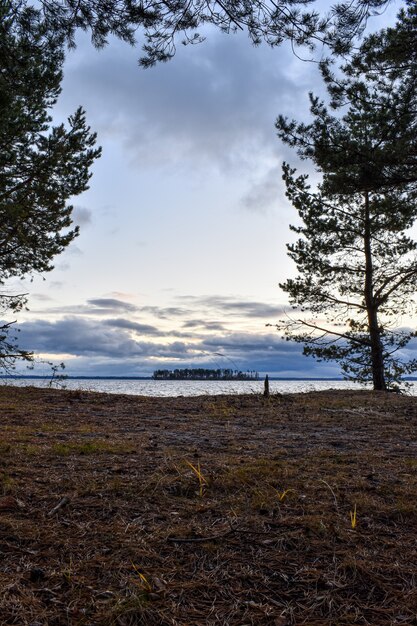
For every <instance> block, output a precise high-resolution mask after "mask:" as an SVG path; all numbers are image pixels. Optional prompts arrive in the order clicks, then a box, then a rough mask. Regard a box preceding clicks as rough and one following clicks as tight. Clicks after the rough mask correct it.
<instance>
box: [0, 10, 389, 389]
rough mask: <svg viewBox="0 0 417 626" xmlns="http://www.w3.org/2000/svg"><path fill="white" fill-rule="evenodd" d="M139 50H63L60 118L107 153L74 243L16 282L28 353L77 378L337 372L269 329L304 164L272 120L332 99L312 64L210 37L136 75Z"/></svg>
mask: <svg viewBox="0 0 417 626" xmlns="http://www.w3.org/2000/svg"><path fill="white" fill-rule="evenodd" d="M397 10H398V4H395V3H394V5H393V7H392V8H391V9H390V11H389V12H388V11H387V12H386V13H385V15H384V16H382V17H379V18H376V19H375V20H374V22H373V24H375V26H378V27H382V26H384V25H386V24H387V23H390V22H391V23H393V21H394V16H395V13H396V11H397ZM139 55H140V50H139V49H134V48H131V47H129V46H128V45H127V44H123V43H121V42H119V41H112V42H111V43H110V45H108V46H107V47H106V48H105V49H104V50H100V51H97V50H95V49H94V48H93V47H92V45H91V43H90V41H89V38H88V36H87V35H83V36H82V37H80V38H79V40H78V45H77V49H76V50H75V51H71V52H69V53H68V55H67V61H66V64H65V68H64V70H65V72H64V73H65V78H64V83H63V91H62V95H61V97H60V99H59V102H58V104H57V106H56V108H55V110H54V118H55V120H56V122H61V121H63V120H64V119H66V118H67V117H68V115H70V114H71V113H72V112H74V111H75V109H76V108H77V106H78V105H80V104H81V105H82V106H83V107H84V108H85V109H86V111H87V119H88V122H89V124H90V125H91V127H92V129H93V130H95V131H96V132H97V134H98V143H99V144H100V145H101V146H102V147H103V156H102V158H101V159H100V160H99V161H98V162H97V163H96V165H95V167H94V176H93V178H92V180H91V186H90V190H89V191H87V192H86V193H84V194H83V195H82V196H80V197H78V198H76V199H75V201H74V204H75V212H74V218H75V222H76V223H78V224H79V225H80V227H81V235H80V236H79V237H78V239H77V240H76V241H75V242H74V243H73V244H72V245H71V246H70V247H69V248H68V250H67V251H66V252H65V253H64V254H62V255H61V256H60V257H58V258H57V259H56V262H55V269H54V270H53V271H52V272H50V273H49V274H47V275H45V276H44V277H43V278H41V277H36V278H35V279H34V281H33V282H32V283H30V282H28V281H25V283H24V285H23V286H24V289H25V290H27V291H28V293H29V294H30V298H29V308H30V311H29V312H27V313H24V314H22V315H20V320H21V329H22V330H21V333H20V337H19V343H20V345H21V346H22V347H25V348H29V349H34V350H35V351H36V352H37V353H39V354H41V355H42V356H43V357H45V358H47V359H51V360H54V361H62V360H64V361H65V363H66V368H67V369H66V373H67V374H69V375H96V376H97V375H107V376H108V375H130V376H132V375H133V376H135V375H148V374H151V373H152V372H153V370H154V369H157V368H162V367H163V368H174V367H187V366H194V367H197V366H200V365H203V366H205V367H230V366H231V363H234V364H235V365H236V366H237V367H238V368H239V369H242V370H246V369H255V370H258V371H259V372H261V373H269V374H270V375H279V376H300V377H301V376H335V375H338V368H337V366H335V365H328V364H317V363H315V361H314V360H311V359H306V358H305V357H302V356H301V349H300V347H299V346H297V345H296V344H292V343H288V342H285V341H283V340H282V339H280V338H279V336H278V335H277V334H276V332H274V330H273V329H272V328H267V327H266V324H267V323H268V322H270V323H274V322H275V321H276V320H277V319H278V318H279V317H280V316H282V315H283V314H285V312H286V309H287V302H286V298H285V295H284V294H283V293H282V292H281V291H280V289H279V287H278V283H279V282H280V281H283V280H285V279H286V278H288V277H290V276H291V275H293V273H294V268H293V266H292V264H291V262H290V261H289V260H288V259H287V257H286V249H285V243H286V242H288V241H290V240H291V237H292V235H291V234H290V232H289V229H288V226H289V224H290V223H294V221H295V219H296V218H295V210H294V209H293V208H292V207H291V206H290V205H289V203H288V202H287V200H286V199H285V196H284V186H283V183H282V181H281V163H282V161H283V160H287V161H289V162H291V163H292V164H295V165H298V166H300V168H301V169H302V171H304V172H305V171H309V164H308V163H301V164H300V162H299V161H298V159H297V158H296V155H295V154H294V153H293V152H292V151H291V150H290V149H289V148H287V147H284V146H283V145H282V144H281V143H280V141H279V140H278V139H277V138H276V133H275V129H274V122H275V119H276V117H277V116H278V114H280V113H282V114H284V115H288V116H291V117H295V118H297V119H299V120H302V119H304V120H306V119H308V92H309V91H311V90H313V91H314V92H315V93H319V94H320V93H323V87H322V84H321V79H320V76H319V72H318V69H317V65H316V64H315V63H311V62H302V61H301V60H300V59H299V58H297V56H295V55H294V54H293V52H292V51H291V49H290V47H289V46H282V47H281V48H279V49H274V50H271V49H270V48H268V47H266V46H260V47H258V48H253V47H252V46H251V44H250V43H249V41H248V39H247V36H246V35H245V34H240V35H236V36H231V35H225V34H222V33H220V32H217V31H214V30H213V31H210V32H208V38H207V41H206V42H205V43H204V44H201V45H198V46H188V47H183V46H179V48H178V51H177V54H176V56H175V58H174V59H173V60H172V61H171V62H169V63H167V64H164V65H159V66H157V67H155V68H152V69H148V70H144V69H140V68H139V67H138V64H137V59H138V57H139ZM16 285H17V288H18V289H19V290H21V289H22V285H21V283H20V282H19V283H16V284H15V285H11V286H10V287H11V288H13V287H16ZM220 355H223V356H220ZM37 371H39V370H38V369H35V372H34V373H37Z"/></svg>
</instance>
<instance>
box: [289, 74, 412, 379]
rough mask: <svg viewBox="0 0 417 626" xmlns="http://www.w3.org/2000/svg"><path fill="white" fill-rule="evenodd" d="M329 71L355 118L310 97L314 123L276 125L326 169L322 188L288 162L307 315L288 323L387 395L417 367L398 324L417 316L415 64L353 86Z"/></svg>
mask: <svg viewBox="0 0 417 626" xmlns="http://www.w3.org/2000/svg"><path fill="white" fill-rule="evenodd" d="M323 73H324V77H325V79H326V81H327V83H328V87H329V92H330V95H331V96H332V99H333V100H332V103H333V105H334V106H337V107H339V111H337V113H340V109H341V107H342V106H346V104H347V106H348V109H347V111H346V112H345V113H344V115H342V116H340V115H337V114H330V113H329V111H328V110H327V108H326V107H325V105H324V104H323V103H322V102H320V101H319V100H318V99H317V98H315V97H313V96H311V112H312V115H313V122H312V123H311V124H298V123H297V122H295V121H288V120H286V119H285V118H283V117H280V118H279V119H278V121H277V129H278V134H279V136H280V137H281V139H283V141H284V142H286V143H288V144H289V145H291V146H294V147H296V148H297V150H298V153H299V155H300V156H301V157H302V158H305V159H310V160H312V161H313V163H314V164H315V166H316V168H317V170H318V171H319V172H321V174H322V182H321V184H320V185H319V186H318V188H317V190H316V191H312V190H311V188H310V186H309V185H308V182H307V180H308V177H307V176H304V175H302V176H296V173H295V170H294V169H292V168H290V167H289V166H288V165H287V164H284V180H285V184H286V188H287V196H288V198H289V199H290V201H291V202H292V204H293V205H294V207H295V208H296V209H297V211H298V213H299V216H300V218H301V221H302V225H301V226H297V227H292V230H293V231H294V232H296V233H297V234H299V235H300V239H298V241H296V243H294V244H290V245H289V246H288V252H289V256H290V257H291V258H292V259H293V260H294V261H295V263H296V265H297V270H298V276H297V277H296V278H294V279H289V280H287V281H286V282H285V283H283V284H282V285H281V287H282V289H283V290H284V291H286V292H287V293H288V295H289V298H290V302H291V304H292V305H293V306H294V307H295V308H296V309H297V310H298V315H297V316H296V317H291V318H289V319H288V320H286V321H285V320H283V321H282V322H280V323H279V324H278V327H279V328H280V330H282V331H283V332H284V333H285V335H286V336H287V338H289V339H293V340H295V341H297V342H300V343H303V344H304V353H305V354H306V355H312V356H314V357H316V358H318V359H319V360H336V361H339V362H340V365H341V368H342V371H343V373H344V375H345V376H346V377H348V378H351V379H354V380H357V381H360V382H366V381H371V382H372V383H373V386H374V389H378V390H385V389H387V388H389V387H392V386H394V385H396V384H398V383H400V382H401V380H402V377H403V376H404V374H410V373H411V372H413V371H415V370H416V369H417V360H416V359H411V360H409V361H405V360H404V356H403V353H402V350H403V349H404V348H405V347H406V345H407V344H408V342H409V341H410V340H411V338H412V337H414V336H415V332H414V331H413V330H408V329H406V328H402V329H401V328H399V326H400V325H401V323H402V320H404V319H405V320H407V317H411V316H412V315H413V314H414V312H415V309H416V303H415V300H414V294H415V289H416V285H417V243H416V242H415V241H414V240H413V239H412V237H411V234H410V230H409V229H410V228H411V227H412V225H413V223H414V221H415V219H416V216H417V202H416V200H417V196H416V183H417V160H416V146H417V143H416V132H415V131H416V112H417V96H416V81H415V80H414V73H415V69H414V68H413V67H411V65H410V68H409V71H407V72H405V73H403V74H402V75H399V74H397V75H395V76H391V77H390V79H389V81H381V80H379V78H377V77H376V78H375V80H370V78H369V77H370V76H371V75H372V66H371V64H369V65H368V66H367V67H366V70H365V71H362V72H359V71H358V70H357V69H355V70H354V71H353V70H352V66H350V67H349V66H348V67H347V68H345V78H344V79H343V80H337V81H336V79H334V78H333V77H332V76H331V74H330V73H329V71H328V68H326V67H324V68H323ZM342 110H344V109H342Z"/></svg>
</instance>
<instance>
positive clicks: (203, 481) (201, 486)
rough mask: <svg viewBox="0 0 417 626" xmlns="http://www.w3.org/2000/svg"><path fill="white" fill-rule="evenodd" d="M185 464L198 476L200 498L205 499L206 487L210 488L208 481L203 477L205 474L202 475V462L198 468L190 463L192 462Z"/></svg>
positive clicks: (198, 464)
mask: <svg viewBox="0 0 417 626" xmlns="http://www.w3.org/2000/svg"><path fill="white" fill-rule="evenodd" d="M185 462H186V463H187V465H188V466H189V467H191V469H192V470H193V472H194V474H195V475H196V476H197V479H198V484H199V490H198V491H199V494H200V497H203V495H204V491H205V487H207V486H208V481H207V479H206V478H205V477H204V476H203V474H202V473H201V468H200V461H199V462H198V463H197V467H196V466H195V465H193V464H192V463H190V461H185Z"/></svg>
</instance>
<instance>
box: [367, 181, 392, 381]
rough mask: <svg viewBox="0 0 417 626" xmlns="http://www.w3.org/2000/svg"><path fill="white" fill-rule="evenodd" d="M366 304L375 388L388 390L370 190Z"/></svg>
mask: <svg viewBox="0 0 417 626" xmlns="http://www.w3.org/2000/svg"><path fill="white" fill-rule="evenodd" d="M364 251H365V305H366V312H367V315H368V329H369V339H370V343H371V364H372V379H373V384H374V389H375V390H377V391H386V390H387V384H386V381H385V372H384V351H383V345H382V341H381V330H380V327H379V323H378V310H377V305H376V303H375V299H374V288H373V273H374V269H373V262H372V247H371V218H370V211H369V192H367V191H366V192H365V228H364Z"/></svg>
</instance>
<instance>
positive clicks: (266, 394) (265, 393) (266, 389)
mask: <svg viewBox="0 0 417 626" xmlns="http://www.w3.org/2000/svg"><path fill="white" fill-rule="evenodd" d="M264 396H265V398H269V378H268V374H267V375H266V376H265V382H264Z"/></svg>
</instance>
